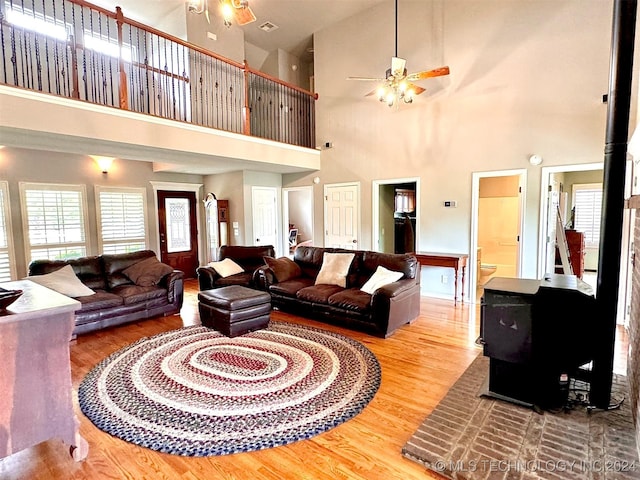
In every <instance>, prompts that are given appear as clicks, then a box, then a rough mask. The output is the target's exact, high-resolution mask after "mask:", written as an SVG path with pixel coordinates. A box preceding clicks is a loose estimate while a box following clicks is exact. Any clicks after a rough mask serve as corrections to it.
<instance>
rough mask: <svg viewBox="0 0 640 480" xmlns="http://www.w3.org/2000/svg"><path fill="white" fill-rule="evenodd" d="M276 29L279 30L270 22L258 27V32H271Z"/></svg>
mask: <svg viewBox="0 0 640 480" xmlns="http://www.w3.org/2000/svg"><path fill="white" fill-rule="evenodd" d="M277 28H279V27H278V25H276V24H274V23H271V22H264V23H263V24H262V25H260V30H263V31H265V32H272V31H273V30H276V29H277Z"/></svg>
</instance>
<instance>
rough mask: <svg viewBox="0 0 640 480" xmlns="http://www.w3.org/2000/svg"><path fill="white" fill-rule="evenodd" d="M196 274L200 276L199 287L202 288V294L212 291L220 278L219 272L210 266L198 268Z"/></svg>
mask: <svg viewBox="0 0 640 480" xmlns="http://www.w3.org/2000/svg"><path fill="white" fill-rule="evenodd" d="M196 274H197V275H198V285H199V286H200V291H201V292H203V291H205V290H211V289H212V288H213V286H214V285H215V283H216V281H217V280H218V279H219V278H220V275H219V274H218V272H216V271H215V270H214V269H213V268H212V267H209V266H208V265H205V266H203V267H198V268H197V269H196Z"/></svg>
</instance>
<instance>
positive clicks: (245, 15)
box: [233, 5, 256, 25]
mask: <svg viewBox="0 0 640 480" xmlns="http://www.w3.org/2000/svg"><path fill="white" fill-rule="evenodd" d="M233 15H234V17H235V19H236V23H237V24H238V25H246V24H247V23H251V22H255V21H256V16H255V14H254V13H253V10H251V7H250V6H248V5H247V6H246V7H240V8H237V7H236V8H235V9H234V12H233Z"/></svg>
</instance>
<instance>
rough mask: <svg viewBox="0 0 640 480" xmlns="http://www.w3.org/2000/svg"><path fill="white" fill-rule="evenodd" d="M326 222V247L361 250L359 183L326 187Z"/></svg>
mask: <svg viewBox="0 0 640 480" xmlns="http://www.w3.org/2000/svg"><path fill="white" fill-rule="evenodd" d="M324 222H325V224H324V246H325V247H334V248H346V249H350V250H356V249H358V248H359V240H360V239H359V226H360V184H359V183H339V184H333V185H325V187H324Z"/></svg>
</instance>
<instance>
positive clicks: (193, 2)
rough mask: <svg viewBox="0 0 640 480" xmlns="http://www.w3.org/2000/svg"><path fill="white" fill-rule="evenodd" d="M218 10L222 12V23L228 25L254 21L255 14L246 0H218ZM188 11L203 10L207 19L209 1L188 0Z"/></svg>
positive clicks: (198, 11) (199, 11) (196, 11)
mask: <svg viewBox="0 0 640 480" xmlns="http://www.w3.org/2000/svg"><path fill="white" fill-rule="evenodd" d="M219 1H220V11H221V12H222V18H223V20H224V24H225V26H227V27H230V26H231V25H232V24H233V23H236V24H237V25H240V26H242V25H246V24H247V23H251V22H255V21H256V16H255V15H254V13H253V11H252V10H251V7H250V6H249V1H248V0H219ZM188 5H189V11H190V12H192V13H202V12H204V14H205V16H206V17H207V22H208V23H211V22H210V20H209V1H208V0H189V2H188Z"/></svg>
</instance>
